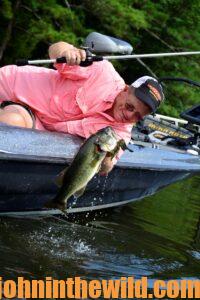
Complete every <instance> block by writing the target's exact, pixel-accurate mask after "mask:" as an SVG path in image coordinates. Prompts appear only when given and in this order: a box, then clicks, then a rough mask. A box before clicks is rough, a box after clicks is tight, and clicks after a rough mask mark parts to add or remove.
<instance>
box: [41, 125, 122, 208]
mask: <svg viewBox="0 0 200 300" xmlns="http://www.w3.org/2000/svg"><path fill="white" fill-rule="evenodd" d="M124 145H125V143H124V141H123V140H120V141H118V139H117V137H116V134H115V133H114V131H113V129H112V128H111V127H106V128H104V129H101V130H99V131H98V132H97V133H96V134H94V135H92V136H90V137H89V138H88V139H87V140H86V141H85V142H84V143H83V145H82V146H81V147H80V149H79V151H78V153H77V154H76V156H75V158H74V159H73V161H72V164H71V165H70V166H69V167H68V168H66V169H64V170H63V171H62V172H61V174H60V176H59V181H60V183H61V184H60V186H61V188H60V190H59V192H58V194H57V196H56V197H55V198H54V199H53V200H52V201H50V202H48V203H47V204H46V205H45V206H46V207H51V208H58V209H60V210H62V211H65V210H66V208H67V200H68V199H69V198H70V197H71V196H72V195H74V196H75V197H79V196H81V195H82V194H83V193H84V190H85V188H86V186H87V184H88V182H89V181H90V180H91V179H92V178H93V176H94V175H95V174H96V173H98V171H99V170H100V167H101V163H102V161H103V160H104V158H105V157H106V155H107V154H108V153H109V156H111V157H114V156H115V155H116V154H117V152H118V151H119V149H120V147H121V148H123V146H124Z"/></svg>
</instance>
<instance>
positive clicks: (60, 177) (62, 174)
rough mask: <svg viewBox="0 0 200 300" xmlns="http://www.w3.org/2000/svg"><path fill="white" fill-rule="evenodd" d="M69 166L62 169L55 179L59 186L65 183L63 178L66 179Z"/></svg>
mask: <svg viewBox="0 0 200 300" xmlns="http://www.w3.org/2000/svg"><path fill="white" fill-rule="evenodd" d="M68 168H69V167H66V168H65V169H64V170H62V171H61V172H60V173H59V174H58V175H57V176H56V179H55V183H56V185H57V186H58V187H61V186H62V185H63V179H64V176H65V173H66V172H67V169H68Z"/></svg>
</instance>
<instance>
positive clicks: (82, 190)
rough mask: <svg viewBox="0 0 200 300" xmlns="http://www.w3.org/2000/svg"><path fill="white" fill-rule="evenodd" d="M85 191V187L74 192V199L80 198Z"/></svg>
mask: <svg viewBox="0 0 200 300" xmlns="http://www.w3.org/2000/svg"><path fill="white" fill-rule="evenodd" d="M85 189H86V185H85V186H84V187H83V188H81V189H80V190H78V191H76V192H75V193H74V197H76V198H78V197H81V196H82V195H83V194H84V192H85Z"/></svg>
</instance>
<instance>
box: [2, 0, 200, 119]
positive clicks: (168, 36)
mask: <svg viewBox="0 0 200 300" xmlns="http://www.w3.org/2000/svg"><path fill="white" fill-rule="evenodd" d="M199 11H200V2H199V1H190V2H188V1H182V0H171V1H169V0H159V1H157V2H155V1H153V0H146V1H138V0H132V1H130V0H111V1H108V0H99V1H93V0H83V1H75V0H69V1H67V0H47V1H37V0H31V1H29V2H27V1H23V0H13V1H10V0H2V1H1V2H0V34H1V41H0V65H1V66H4V65H7V64H14V63H15V61H16V59H19V58H29V59H38V58H47V57H48V54H47V52H48V51H47V50H48V47H49V45H50V44H51V43H54V42H57V41H60V40H64V41H67V42H69V43H72V44H74V45H75V46H77V47H79V46H81V45H82V43H83V41H84V38H85V37H86V36H87V35H88V34H89V33H90V32H92V31H97V32H100V33H103V34H106V35H110V36H113V37H117V38H121V39H123V40H126V41H127V42H129V43H130V44H131V45H132V46H133V48H134V53H135V54H142V53H161V52H176V51H198V50H199V44H200V30H199V29H200V15H199ZM113 64H114V66H115V67H116V69H117V71H118V72H119V73H120V74H121V75H122V77H123V78H124V79H125V80H126V82H127V83H131V82H132V81H133V80H135V79H136V78H138V77H139V76H143V75H150V76H157V77H164V76H174V77H184V78H190V79H192V80H194V81H199V76H198V75H199V56H198V55H196V56H195V55H194V56H185V57H173V58H170V57H164V58H151V59H143V60H141V59H137V60H135V59H134V60H131V61H130V60H128V61H123V62H119V61H117V62H113ZM165 94H166V101H165V104H164V105H163V106H162V107H161V109H160V110H159V113H163V114H167V115H171V116H174V117H178V116H179V113H180V112H181V111H183V110H185V109H187V108H188V107H190V106H192V105H195V104H197V103H199V89H198V88H195V87H189V86H188V85H186V84H182V83H170V84H169V83H167V84H166V86H165Z"/></svg>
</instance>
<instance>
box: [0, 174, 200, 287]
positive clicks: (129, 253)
mask: <svg viewBox="0 0 200 300" xmlns="http://www.w3.org/2000/svg"><path fill="white" fill-rule="evenodd" d="M199 220H200V177H198V176H197V177H193V178H190V179H187V180H184V181H181V182H179V183H176V184H174V185H171V186H170V187H167V188H165V189H164V190H162V191H160V192H159V193H157V194H156V195H154V196H151V197H148V198H146V199H143V200H141V201H138V202H135V203H132V204H130V205H126V206H123V207H119V208H116V209H113V210H109V211H106V212H101V213H99V214H98V215H96V216H95V215H92V216H88V215H81V216H79V218H70V219H69V220H65V219H58V218H57V217H56V218H32V219H30V218H29V219H21V218H1V219H0V266H1V274H0V275H1V276H2V277H3V278H4V279H8V278H9V279H12V278H16V277H17V276H24V277H26V278H27V279H33V278H34V279H39V278H44V277H46V276H52V277H54V278H60V279H65V278H67V277H75V276H82V277H83V278H86V279H88V280H90V279H99V280H100V279H112V278H120V277H121V276H125V277H128V276H135V278H140V277H141V276H148V278H149V279H152V281H153V280H155V279H166V280H168V279H178V278H188V279H189V278H190V279H194V278H198V277H199V274H200V227H199Z"/></svg>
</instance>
